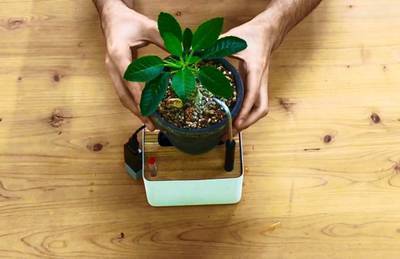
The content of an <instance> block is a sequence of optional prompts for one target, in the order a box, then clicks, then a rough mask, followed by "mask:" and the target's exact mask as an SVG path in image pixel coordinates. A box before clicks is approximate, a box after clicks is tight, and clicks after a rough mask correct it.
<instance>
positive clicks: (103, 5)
mask: <svg viewBox="0 0 400 259" xmlns="http://www.w3.org/2000/svg"><path fill="white" fill-rule="evenodd" d="M92 1H93V3H94V5H95V6H96V8H97V11H98V13H99V16H100V19H102V18H103V16H104V10H106V9H108V8H109V6H110V5H113V4H115V3H117V2H121V0H92Z"/></svg>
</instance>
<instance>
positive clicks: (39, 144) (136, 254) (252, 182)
mask: <svg viewBox="0 0 400 259" xmlns="http://www.w3.org/2000/svg"><path fill="white" fill-rule="evenodd" d="M177 2H178V3H177ZM214 2H215V1H213V2H212V3H213V4H210V3H211V2H210V1H207V0H201V1H173V3H172V1H158V0H157V1H144V0H141V1H137V2H135V4H136V8H137V9H138V10H140V11H141V12H143V13H145V14H146V15H149V16H150V17H153V18H154V17H155V15H156V14H157V13H158V12H159V11H160V10H166V11H171V12H173V13H175V14H176V15H177V17H178V18H179V19H181V20H182V21H183V22H184V24H185V25H188V26H196V24H197V23H198V22H199V21H200V20H202V19H204V18H208V17H212V16H216V15H222V16H224V17H226V20H227V23H226V27H225V29H228V28H230V27H232V26H235V25H238V24H240V23H242V22H244V21H246V20H248V19H250V18H251V17H252V16H254V15H255V14H256V13H258V12H259V11H261V10H262V8H263V6H264V4H265V1H261V0H260V1H258V0H252V1H220V2H221V3H220V4H216V5H214ZM194 3H196V4H194ZM399 27H400V2H399V1H398V0H382V1H373V0H346V1H343V0H328V1H323V3H322V5H321V6H320V7H319V8H318V9H317V10H316V11H315V12H314V13H313V14H312V15H311V16H309V17H308V18H307V19H306V20H304V21H303V22H302V23H301V24H300V25H299V26H298V27H296V28H295V30H293V31H292V32H291V33H290V34H289V36H288V37H287V38H286V40H285V42H284V44H283V45H282V46H281V48H280V49H279V50H278V51H277V52H276V53H275V54H274V56H273V58H272V68H271V73H270V79H269V84H270V107H271V109H270V114H269V116H268V117H266V118H265V119H263V120H261V121H260V122H259V123H257V125H255V126H254V127H252V128H251V129H248V130H247V131H246V132H245V134H244V138H245V140H246V141H245V147H244V151H245V160H246V161H245V163H246V172H245V182H244V193H243V200H242V201H241V203H239V204H237V205H232V206H204V207H202V206H200V207H182V208H152V207H150V206H149V205H148V204H147V203H146V198H145V194H144V188H143V184H142V183H141V182H135V181H133V180H132V179H130V178H129V177H128V175H127V174H126V172H125V171H124V168H123V160H122V158H123V157H122V145H123V144H124V143H125V141H126V140H127V139H128V137H129V135H130V134H131V132H132V131H133V130H134V129H135V128H136V127H137V126H138V125H139V123H138V121H137V120H136V119H135V118H134V117H133V116H132V115H131V114H129V112H127V111H126V110H124V108H123V107H122V106H121V105H120V104H119V101H118V98H117V97H116V95H115V94H114V91H113V88H112V86H111V82H110V80H109V79H108V76H107V73H106V71H105V69H104V65H103V60H104V58H103V54H104V45H103V39H102V35H101V30H100V28H99V24H98V18H97V14H96V11H95V9H94V8H93V6H92V3H91V1H88V0H68V1H67V0H57V1H54V0H36V1H30V0H27V1H11V0H2V1H0V64H1V66H0V80H1V92H0V100H1V101H0V255H1V257H4V258H67V257H71V258H89V257H97V258H187V257H189V256H193V257H199V258H399V256H400V246H399V243H400V230H399V229H400V207H399V205H398V200H399V197H400V149H399V146H400V102H399V99H400V92H399V86H400V75H399V73H398V71H399V69H400V63H399V62H400V32H399V30H398V28H399ZM154 51H156V48H154V47H151V48H147V49H146V50H144V51H143V52H154ZM157 51H158V50H157ZM157 51H156V52H157ZM264 83H265V82H264ZM378 117H379V119H378ZM277 222H280V224H276V223H277Z"/></svg>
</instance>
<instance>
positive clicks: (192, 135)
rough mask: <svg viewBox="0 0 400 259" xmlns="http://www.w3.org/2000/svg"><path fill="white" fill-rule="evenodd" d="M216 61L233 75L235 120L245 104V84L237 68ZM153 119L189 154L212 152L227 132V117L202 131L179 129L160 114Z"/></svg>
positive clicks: (233, 112) (155, 114)
mask: <svg viewBox="0 0 400 259" xmlns="http://www.w3.org/2000/svg"><path fill="white" fill-rule="evenodd" d="M216 61H217V62H218V63H220V64H221V65H223V66H224V67H225V68H226V69H227V70H228V71H231V73H232V76H233V79H234V83H235V85H236V92H237V95H236V103H235V105H234V106H233V108H231V114H232V117H233V118H235V117H236V116H237V115H238V113H239V110H240V108H241V106H242V103H243V96H244V88H243V82H242V79H241V77H240V75H239V73H238V71H237V70H236V68H235V67H234V66H233V65H232V64H230V63H229V62H228V61H227V60H225V59H217V60H216ZM151 119H152V120H153V122H154V124H155V126H156V127H157V128H159V129H160V130H161V131H163V132H164V133H165V135H166V136H167V137H168V139H169V140H170V141H171V143H172V144H173V145H174V146H175V147H176V148H178V149H180V150H181V151H183V152H185V153H189V154H201V153H205V152H207V151H209V150H211V149H212V148H213V147H215V146H216V145H218V143H219V141H220V140H221V137H222V136H223V135H224V134H225V133H226V132H227V125H226V123H227V119H226V117H225V118H224V119H223V120H222V121H220V122H219V123H217V124H214V125H211V126H210V127H207V128H201V129H185V128H178V127H176V126H175V125H174V124H172V123H170V122H168V121H167V120H165V119H164V118H162V117H161V115H160V114H159V113H158V112H155V113H154V114H153V115H151Z"/></svg>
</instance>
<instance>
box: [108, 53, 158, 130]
mask: <svg viewBox="0 0 400 259" xmlns="http://www.w3.org/2000/svg"><path fill="white" fill-rule="evenodd" d="M106 66H107V70H108V72H109V74H110V77H111V80H112V82H113V84H114V89H115V91H116V92H117V95H118V96H119V98H120V100H121V103H122V104H123V105H124V106H125V107H126V108H128V109H129V110H130V111H131V112H132V113H133V114H135V115H136V116H137V117H138V118H139V119H140V120H141V121H142V122H143V123H144V124H145V125H146V127H147V128H148V129H150V130H154V128H155V127H154V125H153V123H152V122H151V121H150V120H149V119H148V118H145V117H142V116H141V114H140V111H139V108H138V105H137V104H136V103H135V102H134V100H133V98H132V96H131V94H130V93H129V92H128V91H127V89H126V88H125V86H124V84H123V81H122V79H121V77H120V75H119V73H118V70H117V68H116V67H115V65H114V63H113V62H112V61H111V59H110V57H109V56H107V57H106Z"/></svg>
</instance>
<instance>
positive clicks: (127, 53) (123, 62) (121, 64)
mask: <svg viewBox="0 0 400 259" xmlns="http://www.w3.org/2000/svg"><path fill="white" fill-rule="evenodd" d="M133 55H134V56H135V57H136V51H135V50H134V51H133ZM110 58H111V60H112V61H113V63H114V66H115V68H116V72H117V73H118V74H119V78H120V82H121V84H122V85H123V86H124V87H125V89H126V90H128V92H129V93H130V96H131V97H132V98H133V102H134V103H135V104H136V107H137V109H138V110H140V109H139V106H138V104H139V103H140V97H141V93H142V88H141V85H140V84H139V83H133V82H128V81H126V80H123V79H122V78H123V77H124V74H125V70H126V68H127V67H128V65H129V64H130V62H131V60H132V52H131V49H130V48H129V47H128V46H125V47H122V46H121V47H120V48H117V49H113V53H110ZM135 114H136V113H135ZM137 116H139V117H140V118H141V120H144V121H146V122H145V124H146V127H147V128H148V129H149V130H154V129H155V127H154V125H153V123H152V122H151V120H149V119H148V118H146V117H142V116H141V115H140V112H139V115H137Z"/></svg>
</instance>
